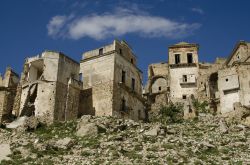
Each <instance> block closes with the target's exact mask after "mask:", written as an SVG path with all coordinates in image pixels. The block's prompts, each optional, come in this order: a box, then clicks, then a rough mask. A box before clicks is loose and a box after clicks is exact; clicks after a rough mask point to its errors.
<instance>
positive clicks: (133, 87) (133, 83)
mask: <svg viewBox="0 0 250 165" xmlns="http://www.w3.org/2000/svg"><path fill="white" fill-rule="evenodd" d="M131 88H132V90H133V91H134V90H135V79H134V78H132V84H131Z"/></svg>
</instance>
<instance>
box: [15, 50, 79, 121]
mask: <svg viewBox="0 0 250 165" xmlns="http://www.w3.org/2000/svg"><path fill="white" fill-rule="evenodd" d="M79 68H80V66H79V64H78V63H77V62H75V61H74V60H72V59H70V58H69V57H67V56H65V55H63V54H62V53H59V52H53V51H46V52H43V53H42V55H41V56H38V57H33V58H29V59H27V60H26V63H25V65H24V71H23V74H22V75H23V76H22V81H21V94H20V97H19V98H18V97H17V98H16V99H19V100H20V106H19V107H20V108H19V112H18V113H19V115H20V116H23V115H26V116H31V115H35V116H37V117H38V118H40V120H41V121H42V122H45V123H52V122H53V121H55V120H59V121H65V120H70V119H74V118H77V115H78V110H79V97H80V90H81V88H82V83H81V82H80V81H79ZM16 107H18V105H17V106H16ZM15 109H16V108H15Z"/></svg>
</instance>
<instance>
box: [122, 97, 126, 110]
mask: <svg viewBox="0 0 250 165" xmlns="http://www.w3.org/2000/svg"><path fill="white" fill-rule="evenodd" d="M121 111H123V112H125V111H126V100H125V99H124V98H123V99H122V105H121Z"/></svg>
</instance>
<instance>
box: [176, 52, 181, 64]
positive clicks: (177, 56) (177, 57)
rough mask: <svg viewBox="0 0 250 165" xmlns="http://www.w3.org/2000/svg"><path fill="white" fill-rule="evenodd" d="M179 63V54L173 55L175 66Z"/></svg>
mask: <svg viewBox="0 0 250 165" xmlns="http://www.w3.org/2000/svg"><path fill="white" fill-rule="evenodd" d="M179 63H180V54H176V55H175V64H179Z"/></svg>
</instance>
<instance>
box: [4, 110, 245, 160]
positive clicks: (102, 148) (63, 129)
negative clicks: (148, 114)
mask: <svg viewBox="0 0 250 165" xmlns="http://www.w3.org/2000/svg"><path fill="white" fill-rule="evenodd" d="M32 120H33V119H32ZM27 123H29V122H25V124H26V125H27ZM20 127H22V126H20ZM26 127H27V126H26ZM20 130H22V131H20ZM0 146H4V149H3V150H6V153H8V154H9V155H2V156H1V155H0V159H1V160H0V161H1V164H31V163H32V164H249V163H250V155H249V152H250V129H249V127H247V126H245V125H242V124H237V123H227V122H226V121H225V120H223V119H221V118H219V117H216V116H212V115H210V114H203V115H201V116H199V117H198V118H197V119H195V120H186V121H183V122H182V123H172V124H166V125H165V124H161V123H156V122H154V123H142V122H135V121H133V120H123V119H118V118H114V117H93V116H83V117H82V118H81V119H79V120H74V121H67V122H62V123H54V124H53V125H50V126H43V125H39V126H37V128H34V129H28V130H26V131H25V132H24V131H23V129H18V127H17V128H14V129H10V128H1V129H0ZM1 153H2V154H3V153H5V151H2V148H1Z"/></svg>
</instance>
